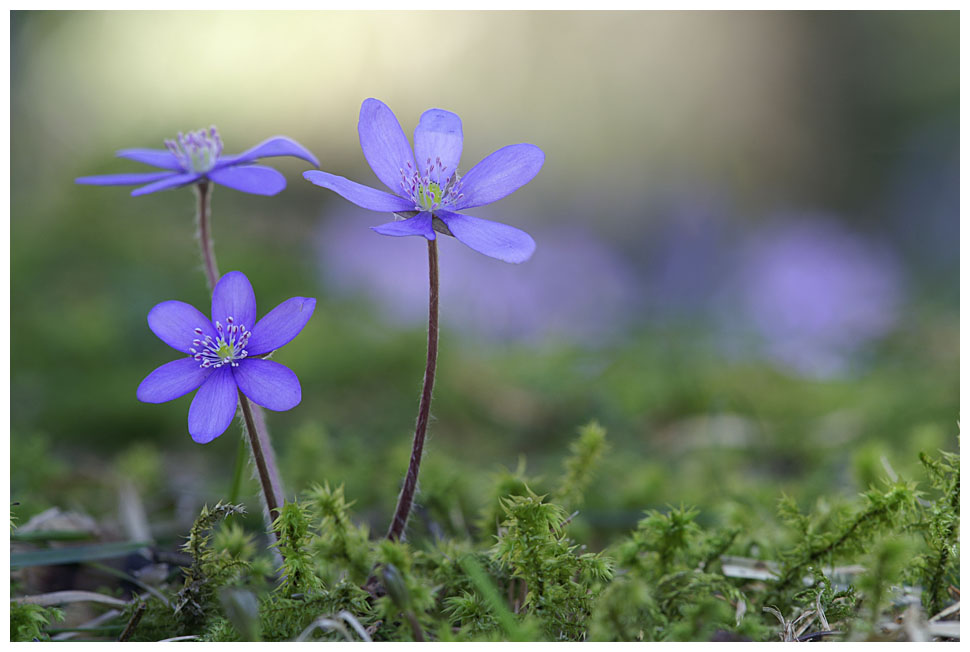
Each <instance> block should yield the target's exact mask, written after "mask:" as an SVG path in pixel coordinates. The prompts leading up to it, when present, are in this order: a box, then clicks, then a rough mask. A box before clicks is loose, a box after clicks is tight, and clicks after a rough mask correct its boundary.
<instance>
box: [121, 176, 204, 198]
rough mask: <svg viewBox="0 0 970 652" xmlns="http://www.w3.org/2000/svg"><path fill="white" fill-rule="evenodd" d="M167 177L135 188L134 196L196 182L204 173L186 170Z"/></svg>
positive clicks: (132, 192) (132, 194) (132, 193)
mask: <svg viewBox="0 0 970 652" xmlns="http://www.w3.org/2000/svg"><path fill="white" fill-rule="evenodd" d="M168 174H170V175H171V176H169V177H168V178H167V179H162V180H161V181H156V182H155V183H150V184H148V185H147V186H142V187H141V188H135V189H134V190H132V191H131V196H132V197H138V196H140V195H147V194H150V193H153V192H158V191H159V190H168V189H169V188H177V187H179V186H184V185H186V184H190V183H194V182H195V181H198V180H199V179H201V178H202V175H201V174H199V173H197V172H186V173H184V174H171V173H168Z"/></svg>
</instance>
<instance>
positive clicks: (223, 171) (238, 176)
mask: <svg viewBox="0 0 970 652" xmlns="http://www.w3.org/2000/svg"><path fill="white" fill-rule="evenodd" d="M206 176H208V177H209V178H210V179H212V181H214V182H215V183H218V184H219V185H221V186H226V187H227V188H232V189H233V190H239V191H242V192H248V193H250V194H253V195H266V196H269V195H275V194H277V193H279V192H280V191H282V190H283V189H284V188H286V177H284V176H283V174H282V173H280V172H279V171H277V170H274V169H273V168H268V167H266V166H265V165H233V166H230V167H225V168H216V169H214V170H211V171H209V173H208V174H207V175H206Z"/></svg>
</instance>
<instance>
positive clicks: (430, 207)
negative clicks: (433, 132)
mask: <svg viewBox="0 0 970 652" xmlns="http://www.w3.org/2000/svg"><path fill="white" fill-rule="evenodd" d="M432 173H437V174H435V176H436V177H437V178H438V179H444V181H440V182H439V181H433V180H432V177H431V175H432ZM461 186H462V183H461V177H459V176H458V170H455V171H453V172H452V173H451V175H450V176H448V177H445V166H444V165H442V164H441V159H440V158H438V159H435V161H434V163H432V162H431V159H430V158H429V159H428V160H427V162H426V163H425V168H424V171H423V173H422V172H421V171H418V170H415V169H414V168H413V167H412V166H411V164H410V163H408V164H407V168H402V169H401V189H402V190H403V191H404V196H405V197H407V198H408V199H410V200H411V201H412V202H414V209H415V210H418V211H431V212H434V211H435V209H438V208H446V207H449V206H452V205H453V204H454V203H455V202H457V201H458V200H459V199H461V198H462V197H464V195H462V194H461Z"/></svg>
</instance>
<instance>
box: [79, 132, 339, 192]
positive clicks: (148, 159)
mask: <svg viewBox="0 0 970 652" xmlns="http://www.w3.org/2000/svg"><path fill="white" fill-rule="evenodd" d="M165 146H166V147H167V148H168V149H167V150H164V149H123V150H121V151H119V152H118V153H117V156H120V157H121V158H127V159H131V160H133V161H138V162H139V163H147V164H148V165H153V166H155V167H157V168H162V169H163V170H164V171H163V172H135V173H131V174H104V175H100V176H95V177H79V178H77V179H75V180H74V181H75V183H84V184H90V185H95V186H133V185H140V184H147V185H143V186H141V187H140V188H135V189H134V190H132V191H131V196H132V197H137V196H138V195H147V194H148V193H151V192H157V191H159V190H167V189H168V188H178V187H180V186H185V185H189V184H192V183H197V182H198V181H199V180H201V179H207V180H209V181H212V182H213V183H218V184H219V185H222V186H226V187H228V188H232V189H233V190H241V191H242V192H248V193H252V194H254V195H275V194H276V193H278V192H280V191H281V190H283V188H285V187H286V179H285V178H284V177H283V175H282V174H280V173H279V172H277V171H276V170H274V169H273V168H268V167H266V166H264V165H251V164H250V163H251V162H252V161H255V160H256V159H258V158H263V157H266V156H295V157H297V158H301V159H303V160H304V161H309V162H310V163H313V165H316V166H319V165H320V163H319V162H318V161H317V159H316V157H315V156H314V155H313V154H311V153H310V152H309V151H308V150H307V149H306V148H305V147H303V146H302V145H300V144H299V143H298V142H296V141H295V140H291V139H289V138H286V137H284V136H277V137H275V138H270V139H269V140H266V141H263V142H262V143H260V144H259V145H256V146H255V147H253V148H251V149H248V150H246V151H245V152H243V153H242V154H236V155H234V156H223V155H222V139H221V138H219V132H218V131H216V128H215V127H210V128H209V129H208V130H206V129H200V130H199V131H190V132H189V133H188V134H181V133H180V134H179V135H178V138H177V139H176V140H166V141H165Z"/></svg>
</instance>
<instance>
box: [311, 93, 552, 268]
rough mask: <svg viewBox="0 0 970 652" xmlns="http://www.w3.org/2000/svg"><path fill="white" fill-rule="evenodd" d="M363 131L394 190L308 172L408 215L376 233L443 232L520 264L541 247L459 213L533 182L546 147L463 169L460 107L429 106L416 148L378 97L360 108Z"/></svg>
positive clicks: (366, 202) (376, 166) (522, 148)
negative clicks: (456, 109)
mask: <svg viewBox="0 0 970 652" xmlns="http://www.w3.org/2000/svg"><path fill="white" fill-rule="evenodd" d="M357 131H358V134H359V136H360V146H361V149H362V150H363V151H364V158H366V159H367V163H368V164H369V165H370V167H371V169H372V170H373V171H374V174H376V175H377V178H378V179H380V180H381V181H382V182H383V183H384V185H385V186H387V187H388V188H389V189H390V190H391V191H392V192H393V193H394V194H390V193H387V192H384V191H382V190H376V189H374V188H369V187H367V186H363V185H361V184H358V183H355V182H353V181H350V180H348V179H345V178H344V177H339V176H337V175H335V174H328V173H326V172H321V171H319V170H310V171H308V172H304V173H303V176H304V177H306V179H307V180H309V181H311V182H313V183H315V184H316V185H318V186H322V187H324V188H329V189H330V190H333V191H334V192H336V193H337V194H339V195H340V196H342V197H344V198H345V199H348V200H350V201H352V202H353V203H355V204H357V205H358V206H360V207H361V208H366V209H369V210H373V211H384V212H390V213H398V214H400V215H401V216H402V217H406V219H404V220H398V221H395V222H390V223H388V224H382V225H380V226H374V227H371V228H372V229H373V230H374V231H377V232H378V233H381V234H383V235H390V236H408V235H419V236H423V237H425V238H427V239H428V240H434V239H435V237H436V236H435V231H438V232H440V233H444V234H446V235H452V236H454V237H455V238H457V239H458V240H459V241H461V242H463V243H464V244H466V245H468V246H469V247H471V248H472V249H474V250H475V251H478V252H481V253H483V254H485V255H486V256H491V257H492V258H498V259H499V260H504V261H506V262H510V263H521V262H523V261H525V260H527V259H528V258H529V257H530V256H531V255H532V252H533V251H535V247H536V245H535V241H534V240H533V239H532V237H531V236H530V235H529V234H528V233H525V232H524V231H521V230H519V229H516V228H515V227H512V226H508V225H507V224H501V223H498V222H492V221H489V220H484V219H481V218H478V217H472V216H471V215H465V214H463V213H461V212H459V211H464V210H466V209H470V208H476V207H478V206H484V205H486V204H490V203H492V202H494V201H497V200H499V199H502V198H503V197H505V196H506V195H509V194H511V193H513V192H514V191H516V190H518V189H519V188H521V187H522V186H524V185H525V184H527V183H528V182H529V181H531V180H532V179H533V177H535V175H536V174H538V172H539V169H540V168H541V167H542V163H543V161H544V160H545V154H543V153H542V150H541V149H539V148H538V147H536V146H535V145H528V144H519V145H508V146H506V147H503V148H502V149H500V150H498V151H496V152H493V153H492V154H489V155H488V156H486V157H485V158H484V159H482V161H481V162H479V163H478V164H477V165H476V166H475V167H473V168H472V169H470V170H469V171H468V172H467V173H465V174H464V175H460V174H459V173H458V163H459V160H460V159H461V150H462V140H463V137H462V130H461V119H460V118H459V117H458V116H457V115H455V114H454V113H451V112H449V111H444V110H442V109H429V110H427V111H425V112H424V113H423V114H422V115H421V120H420V121H419V122H418V126H417V127H416V128H415V130H414V149H413V150H412V148H411V146H410V145H409V144H408V140H407V137H406V136H405V135H404V131H403V130H402V129H401V125H400V123H398V121H397V118H396V117H394V113H393V112H391V110H390V109H389V108H388V107H387V105H386V104H384V103H383V102H381V101H380V100H375V99H368V100H364V103H363V104H362V105H361V107H360V120H359V121H358V124H357Z"/></svg>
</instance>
